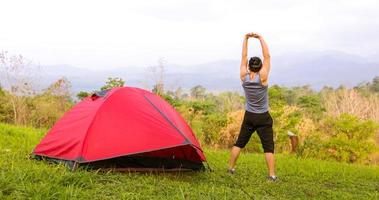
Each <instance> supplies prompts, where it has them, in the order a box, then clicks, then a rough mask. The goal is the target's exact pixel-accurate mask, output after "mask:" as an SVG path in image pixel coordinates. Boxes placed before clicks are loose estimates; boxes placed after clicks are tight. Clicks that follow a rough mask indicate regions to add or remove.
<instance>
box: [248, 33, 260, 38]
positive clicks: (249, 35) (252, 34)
mask: <svg viewBox="0 0 379 200" xmlns="http://www.w3.org/2000/svg"><path fill="white" fill-rule="evenodd" d="M251 37H253V38H257V39H261V38H262V36H261V35H259V34H258V33H247V34H246V35H245V38H246V39H249V38H251Z"/></svg>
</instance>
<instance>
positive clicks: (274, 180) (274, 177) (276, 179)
mask: <svg viewBox="0 0 379 200" xmlns="http://www.w3.org/2000/svg"><path fill="white" fill-rule="evenodd" d="M267 180H268V181H271V182H276V181H278V177H277V176H268V177H267Z"/></svg>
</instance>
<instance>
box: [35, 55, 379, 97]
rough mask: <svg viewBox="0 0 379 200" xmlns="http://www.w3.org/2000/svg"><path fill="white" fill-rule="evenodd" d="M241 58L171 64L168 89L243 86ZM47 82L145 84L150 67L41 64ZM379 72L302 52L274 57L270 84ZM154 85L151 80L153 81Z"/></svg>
mask: <svg viewBox="0 0 379 200" xmlns="http://www.w3.org/2000/svg"><path fill="white" fill-rule="evenodd" d="M239 64H240V61H239V60H219V61H215V62H210V63H204V64H199V65H191V66H189V65H188V66H185V65H176V64H168V65H167V66H166V68H165V70H166V71H165V74H166V75H165V82H166V86H167V87H168V88H169V89H175V88H176V87H178V86H181V87H182V88H186V89H189V88H191V87H193V86H195V85H203V86H204V87H206V88H207V89H208V90H212V91H223V90H237V91H239V90H241V87H240V80H239V77H238V76H239ZM42 71H43V72H42V74H43V77H44V83H45V84H48V83H51V82H52V81H54V80H56V79H57V78H59V77H62V76H65V77H67V78H68V79H69V80H70V81H71V82H72V85H73V90H74V92H77V91H80V90H87V91H91V90H94V89H97V88H99V87H100V86H102V85H103V84H104V82H105V81H106V79H107V77H111V76H112V77H115V76H117V77H121V78H123V79H124V80H125V81H126V84H127V85H129V86H137V87H144V86H146V85H147V84H148V83H149V82H150V83H152V81H151V79H152V77H151V75H150V74H149V71H148V67H144V66H135V67H130V66H129V67H125V68H118V69H105V70H101V71H99V70H97V71H96V70H89V69H83V68H78V67H73V66H70V65H57V66H42ZM378 75H379V62H372V61H371V62H370V61H365V60H364V59H362V58H359V57H357V56H353V55H348V54H344V53H339V52H328V53H317V52H302V53H288V54H287V55H280V56H273V57H272V72H271V75H270V84H271V85H272V84H280V85H285V86H299V85H310V86H312V87H313V88H315V89H320V88H322V87H323V86H325V85H328V86H333V87H338V86H339V85H345V86H348V87H352V86H355V85H357V84H358V83H361V82H365V81H371V80H372V79H373V78H374V77H375V76H378ZM150 85H151V84H150Z"/></svg>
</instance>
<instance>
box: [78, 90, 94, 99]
mask: <svg viewBox="0 0 379 200" xmlns="http://www.w3.org/2000/svg"><path fill="white" fill-rule="evenodd" d="M90 95H91V94H90V93H89V92H86V91H80V92H78V93H77V94H76V98H78V99H79V100H83V99H84V98H86V97H88V96H90Z"/></svg>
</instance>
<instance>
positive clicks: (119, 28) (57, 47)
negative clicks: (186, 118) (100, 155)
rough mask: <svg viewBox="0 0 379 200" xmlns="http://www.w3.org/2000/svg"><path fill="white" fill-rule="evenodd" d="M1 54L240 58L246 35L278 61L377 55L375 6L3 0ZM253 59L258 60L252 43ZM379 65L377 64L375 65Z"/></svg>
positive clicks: (82, 61)
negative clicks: (331, 54)
mask: <svg viewBox="0 0 379 200" xmlns="http://www.w3.org/2000/svg"><path fill="white" fill-rule="evenodd" d="M0 19H1V26H0V50H6V51H8V52H10V53H11V54H23V55H24V56H26V57H28V58H30V59H32V60H33V61H34V62H36V63H40V64H42V65H53V64H69V65H73V66H77V67H83V68H94V69H102V68H108V67H110V68H116V67H128V66H129V67H131V66H140V67H146V66H148V65H153V64H155V63H156V62H157V60H158V59H159V58H165V60H166V61H167V62H168V63H176V64H183V65H185V64H199V63H205V62H210V61H216V60H221V59H239V58H240V51H241V43H242V37H243V35H244V34H245V33H246V32H251V31H255V32H258V33H261V34H262V35H263V36H264V37H265V38H266V41H267V42H268V44H269V47H270V50H271V52H272V54H273V55H280V54H283V53H285V52H295V51H322V52H327V51H342V52H345V53H349V54H355V55H359V56H363V57H374V56H375V55H379V54H378V51H379V1H377V0H359V1H357V0H341V1H340V0H334V1H333V0H317V1H304V0H265V1H262V0H261V1H256V0H246V1H244V0H240V1H238V0H234V1H230V0H229V1H228V0H226V1H223V0H214V1H213V0H212V1H206V0H188V1H180V0H167V1H166V0H159V1H158V0H141V1H136V0H134V1H126V0H124V1H112V0H107V1H95V0H90V1H84V0H61V1H53V0H45V1H42V0H25V1H19V0H2V1H1V4H0ZM251 48H253V50H252V51H251V52H250V53H251V54H254V53H259V51H260V50H259V49H258V43H257V42H256V41H254V42H251ZM378 60H379V59H378Z"/></svg>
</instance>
